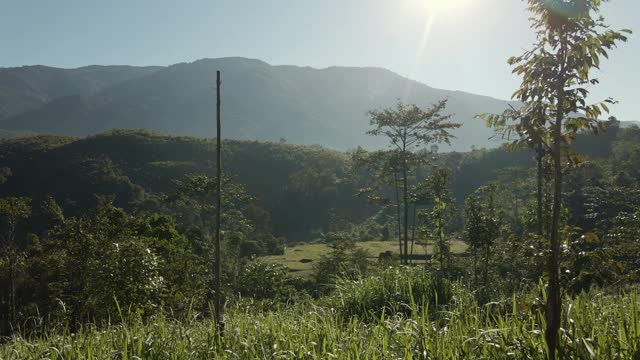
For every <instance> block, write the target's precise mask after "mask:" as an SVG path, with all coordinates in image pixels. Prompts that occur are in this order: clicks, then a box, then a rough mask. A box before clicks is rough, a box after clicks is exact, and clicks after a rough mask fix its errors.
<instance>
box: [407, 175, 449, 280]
mask: <svg viewBox="0 0 640 360" xmlns="http://www.w3.org/2000/svg"><path fill="white" fill-rule="evenodd" d="M449 178H450V173H449V170H448V169H447V168H442V167H440V168H436V169H434V171H433V174H431V176H429V177H428V178H427V179H425V181H423V182H422V183H420V184H419V185H418V186H417V188H416V191H415V193H416V194H417V198H419V199H422V202H426V199H427V198H430V202H431V204H432V207H431V209H427V210H422V211H420V214H419V217H420V218H421V219H423V220H424V221H423V224H424V225H423V226H422V227H421V228H422V229H421V230H422V232H423V233H424V234H425V235H426V236H427V238H429V239H431V240H432V241H433V243H434V247H435V254H436V257H437V258H438V262H439V263H440V270H441V271H442V272H443V273H444V272H446V270H448V268H449V264H450V251H449V237H448V236H447V231H448V230H449V227H450V225H451V219H452V218H453V210H454V209H453V206H454V201H453V198H452V197H451V192H450V191H449V187H450V185H449Z"/></svg>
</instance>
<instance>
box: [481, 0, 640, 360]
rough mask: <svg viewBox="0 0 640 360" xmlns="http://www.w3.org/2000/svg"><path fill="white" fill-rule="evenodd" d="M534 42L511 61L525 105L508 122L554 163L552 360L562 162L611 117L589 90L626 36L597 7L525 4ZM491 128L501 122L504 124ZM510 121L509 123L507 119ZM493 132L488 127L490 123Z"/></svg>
mask: <svg viewBox="0 0 640 360" xmlns="http://www.w3.org/2000/svg"><path fill="white" fill-rule="evenodd" d="M527 3H528V10H529V12H530V13H531V14H532V16H531V21H532V29H533V30H534V31H535V35H536V40H535V43H534V44H533V47H532V48H531V49H530V50H527V51H525V52H524V53H523V54H522V55H520V56H515V57H512V58H510V59H509V64H510V65H512V66H514V69H513V72H514V73H515V74H517V75H519V76H521V77H522V83H521V85H520V88H519V89H517V91H516V92H515V93H514V95H513V98H514V99H516V100H519V101H520V102H522V103H523V104H524V105H523V106H522V108H520V109H514V113H513V114H511V115H513V116H510V118H511V119H512V120H515V121H516V122H517V124H518V125H519V126H520V128H521V129H523V130H526V131H529V132H530V133H531V134H533V138H534V139H536V140H538V142H539V144H541V145H542V146H543V147H545V148H546V151H547V152H548V153H549V154H550V156H551V157H552V161H553V171H554V179H553V182H554V198H553V209H552V213H553V215H552V224H551V234H550V242H549V259H548V275H549V289H548V296H547V311H546V317H547V328H546V331H545V338H546V341H547V345H548V350H549V354H548V355H549V358H551V359H555V358H556V356H557V353H558V350H559V348H558V330H559V328H560V321H561V312H562V302H561V288H560V281H559V261H560V215H561V209H562V188H563V187H562V177H563V176H562V175H563V163H564V161H565V159H572V158H574V156H573V155H574V154H573V153H572V151H571V150H570V149H569V145H570V144H571V142H572V141H573V139H574V138H575V137H576V136H577V134H578V132H580V131H585V130H589V131H593V132H595V133H598V132H599V131H602V130H603V128H604V124H603V123H602V122H600V121H599V120H598V119H599V118H600V117H601V116H602V114H603V112H608V111H609V108H608V104H612V103H614V101H613V100H612V99H610V98H609V99H606V100H604V101H602V102H597V103H589V102H588V99H587V98H588V95H589V87H590V86H594V85H596V84H598V79H596V78H594V77H592V73H593V70H595V69H599V68H600V60H601V58H602V57H605V58H606V57H608V51H609V50H611V49H613V48H615V47H616V45H617V44H618V43H620V42H624V41H626V40H627V38H626V36H625V34H626V33H631V31H629V30H626V29H625V30H621V31H614V30H611V29H609V27H608V26H607V24H606V23H605V20H604V18H603V17H602V15H601V13H600V9H601V5H602V3H603V1H602V0H527ZM493 120H494V121H501V122H504V121H506V120H505V118H504V117H502V118H500V117H498V118H495V119H493ZM507 120H508V119H507ZM490 125H491V121H490Z"/></svg>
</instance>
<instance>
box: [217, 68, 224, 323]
mask: <svg viewBox="0 0 640 360" xmlns="http://www.w3.org/2000/svg"><path fill="white" fill-rule="evenodd" d="M220 84H221V82H220V71H217V72H216V98H217V99H216V130H217V135H216V188H217V191H218V192H217V196H216V239H215V248H216V263H215V274H216V277H215V281H216V283H215V290H216V299H215V300H216V323H217V324H218V330H219V331H220V333H222V331H223V329H224V324H223V322H222V296H221V294H220V291H221V288H222V286H221V285H222V282H221V280H220V273H221V270H222V264H221V262H220V258H221V256H220V236H221V231H220V219H221V216H220V214H221V211H222V161H221V155H220V152H221V148H222V127H221V126H220Z"/></svg>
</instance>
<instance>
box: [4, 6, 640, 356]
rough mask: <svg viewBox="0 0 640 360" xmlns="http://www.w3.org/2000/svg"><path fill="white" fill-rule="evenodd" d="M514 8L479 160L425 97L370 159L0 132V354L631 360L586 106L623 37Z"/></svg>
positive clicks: (614, 222) (612, 186) (639, 208)
mask: <svg viewBox="0 0 640 360" xmlns="http://www.w3.org/2000/svg"><path fill="white" fill-rule="evenodd" d="M527 3H528V10H529V12H530V13H531V19H530V20H531V21H532V24H533V26H532V29H533V31H534V33H535V35H536V36H535V39H536V41H535V43H534V45H533V47H532V49H531V50H527V51H525V52H524V53H523V54H522V55H520V56H515V57H512V58H510V59H509V64H510V65H511V66H512V67H513V71H514V73H515V74H517V75H519V76H521V78H522V83H521V85H520V87H519V88H518V89H517V90H516V92H515V93H514V97H513V100H514V102H513V103H506V102H505V103H504V105H505V108H504V109H501V110H500V111H498V112H491V113H481V111H480V110H481V109H479V111H478V114H477V116H476V118H475V119H474V120H473V121H474V126H477V124H482V126H485V125H486V127H487V128H488V129H489V130H490V131H491V132H493V133H495V136H494V137H493V139H492V141H493V142H496V141H499V142H501V143H502V145H501V146H500V147H497V148H491V149H486V148H475V147H473V148H472V149H471V150H470V151H466V152H455V151H443V150H442V149H447V150H448V149H450V148H449V147H448V145H450V144H451V143H452V141H454V140H455V135H456V134H458V133H460V132H459V131H460V130H459V129H461V128H465V127H466V126H468V125H469V123H468V122H458V121H459V120H458V118H456V117H455V116H454V115H453V114H452V113H451V111H450V108H449V106H450V105H451V102H450V99H449V98H446V97H445V98H442V99H439V100H435V101H433V102H431V103H430V104H429V105H424V104H420V105H416V104H413V103H406V102H404V101H403V100H401V99H400V100H397V102H396V104H395V105H390V106H389V105H388V104H386V103H385V104H383V105H384V106H388V107H372V108H371V109H370V110H369V111H368V112H367V113H366V116H367V117H368V120H369V126H368V130H367V131H365V132H363V134H362V135H363V136H368V137H371V138H375V139H376V140H375V143H376V144H383V145H386V146H385V147H380V148H377V149H376V148H373V149H372V148H367V147H361V146H359V145H360V144H358V143H356V142H354V143H353V144H351V146H350V147H349V148H350V149H351V150H349V151H337V150H333V149H329V148H327V147H322V146H319V145H313V146H307V145H297V144H291V143H288V142H287V140H286V139H284V138H282V139H280V141H277V142H264V141H262V142H260V141H248V140H231V139H221V138H219V139H211V138H198V137H187V136H177V135H167V134H161V133H156V132H152V131H149V130H131V129H126V130H125V129H113V130H109V131H107V132H102V133H99V134H96V135H90V136H65V135H38V134H23V133H14V132H7V133H6V137H7V138H6V139H3V140H0V241H1V242H0V335H1V336H2V337H0V358H2V359H4V358H7V359H13V358H16V359H20V358H50V359H67V358H114V359H139V358H143V359H146V358H153V359H165V358H172V359H173V358H176V359H187V358H203V359H206V358H241V359H245V358H267V359H277V358H295V359H316V358H346V359H359V358H366V359H379V358H382V359H387V358H390V359H413V358H423V359H469V358H481V359H556V358H567V359H568V358H571V359H573V358H576V359H640V290H639V289H640V287H639V283H640V167H639V164H640V127H638V126H636V125H630V126H621V122H620V121H618V120H617V119H616V118H615V117H613V116H610V117H609V118H608V120H602V119H603V118H606V117H607V116H608V115H607V113H609V105H611V104H613V103H615V101H614V100H613V99H606V100H604V101H603V102H599V103H594V104H592V103H590V102H589V101H588V100H589V99H588V95H589V89H590V88H591V87H592V86H596V85H597V84H598V80H597V79H596V78H594V77H593V72H594V71H595V70H597V69H599V68H600V62H601V58H606V57H608V52H609V51H611V50H612V49H614V48H615V47H616V46H617V45H618V44H620V43H623V42H625V41H626V40H627V35H628V34H629V33H630V31H629V30H620V31H615V30H611V29H610V28H609V27H608V26H607V25H606V23H605V22H604V19H603V18H601V17H599V16H596V15H598V14H599V10H600V1H580V2H572V1H561V2H557V3H554V2H548V1H538V0H529V1H528V2H527ZM552 3H554V4H555V5H554V4H552ZM1 71H2V69H0V77H1V76H9V75H8V74H3V72H1ZM43 71H44V73H46V74H50V73H49V71H50V70H45V69H43ZM105 71H115V72H116V73H117V74H120V75H119V76H121V77H123V78H122V79H120V78H118V79H110V78H109V76H108V75H109V74H106V75H105V73H104V72H105ZM161 71H162V70H161V69H159V68H155V67H154V68H142V69H137V68H130V67H124V68H118V69H111V70H109V69H107V68H100V67H90V68H83V72H81V74H82V76H80V77H78V78H76V77H74V76H77V74H76V73H73V72H72V73H66V72H64V71H61V72H58V71H54V72H53V74H57V75H56V76H58V77H60V78H62V79H64V80H65V82H64V83H63V85H65V84H66V85H65V86H62V87H61V89H66V90H69V89H71V88H73V87H83V88H85V87H88V89H89V90H86V92H89V93H97V92H100V91H101V90H100V89H101V88H107V87H109V86H110V85H111V84H112V82H114V81H115V82H117V81H120V80H121V81H133V82H134V83H135V80H136V78H142V77H144V76H146V75H149V74H151V75H153V74H156V73H158V72H161ZM12 76H15V74H13V75H12ZM47 79H48V80H51V79H50V78H49V77H48V76H46V77H45V80H47ZM55 79H58V78H57V77H56V78H54V79H53V80H51V81H52V83H56V81H55ZM40 80H42V79H40ZM44 83H48V82H46V81H45V82H44ZM218 85H220V83H218ZM56 89H58V88H56ZM23 90H24V89H23ZM27 90H29V91H26V90H25V91H26V92H25V91H22V93H21V94H22V95H20V97H19V99H22V100H21V102H17V101H14V102H15V104H14V105H15V106H17V107H20V106H32V107H33V106H35V107H37V106H41V105H43V104H39V103H37V101H36V100H38V99H40V100H42V99H41V97H40V96H39V95H38V96H35V95H33V91H32V90H33V89H27ZM49 90H50V89H49ZM54 90H55V89H54ZM58 90H60V89H58ZM66 90H65V91H66ZM43 91H44V90H43ZM60 91H62V90H60ZM69 91H70V90H69ZM41 95H42V94H41ZM63 96H66V95H65V94H63ZM29 99H31V100H29ZM63 99H67V100H68V97H63ZM27 100H29V101H27ZM63 101H64V100H63ZM34 102H35V103H34ZM50 104H54V105H55V106H62V105H60V103H59V102H56V101H54V102H52V103H50ZM56 104H57V105H56ZM218 105H219V103H218ZM46 106H47V105H45V107H46ZM62 107H63V108H64V106H62ZM67 110H68V109H67V108H65V111H67ZM71 111H72V112H73V109H72V110H71ZM87 114H90V113H88V112H87V113H84V112H83V113H82V114H79V115H78V114H76V115H78V116H79V117H78V118H80V117H84V116H88V115H87ZM31 115H33V114H31ZM40 115H42V114H40ZM43 116H44V115H43ZM101 116H103V115H101ZM44 117H45V118H46V116H44ZM120 120H122V119H121V118H120ZM218 140H221V141H220V142H219V141H218ZM217 143H220V147H221V154H219V155H220V156H221V161H220V162H217V161H216V157H217V155H218V154H217V153H216V144H217ZM219 166H220V167H221V168H222V169H223V171H217V170H216V169H217V168H218V167H219ZM218 245H219V246H221V248H220V250H216V249H217V247H218ZM373 249H376V250H373ZM380 249H384V250H382V251H378V250H380ZM314 252H315V253H314ZM216 259H221V261H219V260H216ZM294 263H295V264H294ZM294 265H295V266H294ZM303 265H304V266H306V268H305V269H306V270H307V271H305V272H302V271H300V269H301V268H300V266H303ZM219 279H220V281H218V280H219ZM217 298H221V299H222V302H221V303H217V301H215V302H214V299H217Z"/></svg>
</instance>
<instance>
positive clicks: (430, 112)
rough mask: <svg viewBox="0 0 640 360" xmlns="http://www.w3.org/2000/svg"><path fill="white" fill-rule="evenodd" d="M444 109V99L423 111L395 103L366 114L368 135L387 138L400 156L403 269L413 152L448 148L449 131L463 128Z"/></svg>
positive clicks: (450, 136) (450, 135) (407, 239)
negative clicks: (442, 144)
mask: <svg viewBox="0 0 640 360" xmlns="http://www.w3.org/2000/svg"><path fill="white" fill-rule="evenodd" d="M446 107H447V99H443V100H440V101H438V102H437V103H435V104H433V105H431V107H429V108H428V109H426V110H424V109H421V108H420V107H418V106H417V105H407V104H404V103H403V102H401V101H398V103H397V105H396V106H395V107H394V108H387V109H384V110H373V111H370V112H369V117H370V121H371V126H372V129H371V130H369V131H368V132H367V134H369V135H373V136H385V137H387V139H388V140H389V142H390V145H391V147H392V148H394V149H395V150H397V153H398V155H399V156H398V159H397V160H398V162H399V165H400V170H401V171H400V177H401V178H400V179H399V180H400V181H401V183H402V185H401V189H402V205H403V206H402V210H403V217H402V220H403V221H402V223H403V225H404V226H403V229H402V243H403V246H404V249H403V251H402V253H403V255H404V259H403V263H404V264H405V265H406V264H408V263H409V195H410V194H409V175H410V172H411V170H412V169H411V164H412V163H413V162H415V159H416V157H417V154H416V150H417V149H419V148H423V147H425V146H428V145H434V144H439V143H447V144H449V143H450V141H451V139H452V138H454V136H453V134H452V133H451V131H452V130H454V129H457V128H459V127H460V126H462V124H458V123H454V122H451V121H450V119H451V117H452V115H444V114H443V112H444V110H445V109H446Z"/></svg>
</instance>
